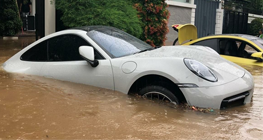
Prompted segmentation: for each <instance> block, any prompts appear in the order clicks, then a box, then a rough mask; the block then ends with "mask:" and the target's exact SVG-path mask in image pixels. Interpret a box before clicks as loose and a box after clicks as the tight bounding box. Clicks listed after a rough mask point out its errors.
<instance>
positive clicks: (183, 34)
mask: <svg viewBox="0 0 263 140" xmlns="http://www.w3.org/2000/svg"><path fill="white" fill-rule="evenodd" d="M173 27H174V28H176V29H177V31H178V33H179V36H178V39H179V41H180V43H179V44H182V45H202V46H208V47H210V48H212V49H213V50H215V51H216V52H217V53H219V54H220V55H221V56H222V57H224V58H225V59H227V60H229V61H232V62H235V63H237V64H246V65H256V66H261V67H263V57H262V55H263V40H262V39H260V38H259V37H255V36H251V35H244V34H222V35H211V36H206V37H201V38H197V30H196V28H195V26H193V25H191V24H186V25H179V26H175V25H174V26H173ZM178 39H177V40H178ZM187 41H189V42H187Z"/></svg>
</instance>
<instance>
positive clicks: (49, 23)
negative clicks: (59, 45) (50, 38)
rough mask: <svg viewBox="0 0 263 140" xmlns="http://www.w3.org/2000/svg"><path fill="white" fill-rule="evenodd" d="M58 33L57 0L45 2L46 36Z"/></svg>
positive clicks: (46, 0)
mask: <svg viewBox="0 0 263 140" xmlns="http://www.w3.org/2000/svg"><path fill="white" fill-rule="evenodd" d="M55 31H56V10H55V0H45V36H46V35H49V34H51V33H54V32H55Z"/></svg>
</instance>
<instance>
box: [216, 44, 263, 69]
mask: <svg viewBox="0 0 263 140" xmlns="http://www.w3.org/2000/svg"><path fill="white" fill-rule="evenodd" d="M221 41H222V40H220V41H219V42H220V43H219V44H221ZM232 41H234V42H235V43H236V47H237V51H236V52H237V53H229V54H224V53H222V52H221V54H222V55H221V56H222V57H224V58H225V59H227V60H229V61H232V62H234V63H238V64H245V65H257V66H263V63H262V62H260V61H257V60H256V59H255V58H253V57H251V55H252V54H253V53H255V52H260V51H259V50H258V49H257V48H256V47H255V46H253V45H251V44H250V43H248V42H246V41H244V40H234V39H232ZM223 44H224V43H222V44H221V45H223ZM225 46H226V45H225ZM220 47H221V46H220ZM226 49H227V46H226Z"/></svg>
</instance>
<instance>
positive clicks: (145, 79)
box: [128, 74, 186, 102]
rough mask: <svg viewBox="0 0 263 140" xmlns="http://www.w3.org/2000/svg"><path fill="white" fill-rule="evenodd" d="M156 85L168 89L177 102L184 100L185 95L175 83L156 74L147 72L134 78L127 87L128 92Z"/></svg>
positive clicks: (131, 92)
mask: <svg viewBox="0 0 263 140" xmlns="http://www.w3.org/2000/svg"><path fill="white" fill-rule="evenodd" d="M149 85H158V86H163V87H164V88H166V89H168V90H170V91H171V92H172V93H173V94H174V95H175V96H176V97H177V98H178V100H179V102H186V99H185V96H184V94H183V93H182V91H181V90H180V89H179V87H178V86H177V84H175V83H174V82H173V81H172V80H170V79H169V78H167V77H165V76H162V75H158V74H148V75H144V76H141V77H139V78H138V79H136V80H135V81H134V82H133V83H132V85H131V86H130V88H129V91H128V94H134V93H138V92H139V90H141V89H142V88H143V87H145V86H149Z"/></svg>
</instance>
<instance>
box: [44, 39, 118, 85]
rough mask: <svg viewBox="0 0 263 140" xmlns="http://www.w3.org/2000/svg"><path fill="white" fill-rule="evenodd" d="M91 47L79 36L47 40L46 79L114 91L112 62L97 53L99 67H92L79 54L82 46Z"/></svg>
mask: <svg viewBox="0 0 263 140" xmlns="http://www.w3.org/2000/svg"><path fill="white" fill-rule="evenodd" d="M83 45H84V46H91V45H90V44H89V43H88V42H87V41H86V40H85V39H83V38H82V37H80V36H78V35H74V34H67V35H60V36H56V37H53V38H50V39H48V40H47V50H48V62H46V63H45V64H44V65H43V68H42V73H43V75H44V76H45V77H49V78H54V79H59V80H63V81H70V82H75V83H81V84H87V85H92V86H96V87H102V88H107V89H112V90H114V83H113V74H112V68H111V63H110V60H107V59H104V58H103V56H102V55H100V53H99V52H97V51H96V50H94V51H95V58H96V59H98V61H99V65H98V66H97V67H92V66H90V64H89V63H87V61H85V60H84V59H83V58H82V57H81V56H80V54H79V51H78V48H79V47H80V46H83Z"/></svg>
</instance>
